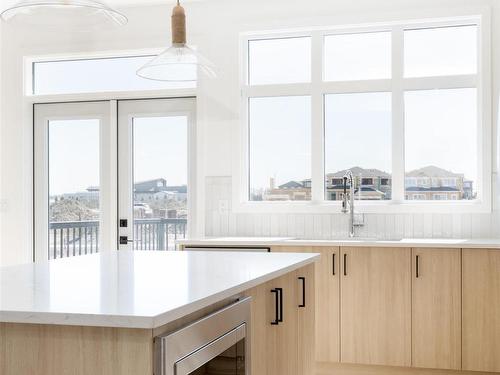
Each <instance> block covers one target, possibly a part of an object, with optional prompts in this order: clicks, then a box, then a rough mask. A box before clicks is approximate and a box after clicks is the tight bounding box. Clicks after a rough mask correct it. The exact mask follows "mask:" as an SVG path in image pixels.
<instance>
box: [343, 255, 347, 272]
mask: <svg viewBox="0 0 500 375" xmlns="http://www.w3.org/2000/svg"><path fill="white" fill-rule="evenodd" d="M344 276H347V254H344Z"/></svg>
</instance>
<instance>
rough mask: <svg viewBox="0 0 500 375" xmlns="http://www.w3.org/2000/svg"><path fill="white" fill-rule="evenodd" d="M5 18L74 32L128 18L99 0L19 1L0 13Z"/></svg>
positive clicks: (88, 29)
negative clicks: (65, 27) (66, 27)
mask: <svg viewBox="0 0 500 375" xmlns="http://www.w3.org/2000/svg"><path fill="white" fill-rule="evenodd" d="M1 17H2V19H3V20H4V21H9V22H16V23H17V22H19V23H22V24H29V25H33V26H44V27H47V26H49V27H50V26H53V27H57V28H58V29H59V28H61V26H68V27H70V28H71V29H73V30H77V31H90V30H93V29H97V28H103V27H112V26H122V25H125V24H126V23H127V21H128V20H127V17H125V16H124V15H123V14H121V13H119V12H117V11H116V10H114V9H112V8H110V7H109V6H107V5H106V4H104V3H103V2H102V1H94V0H21V1H19V2H18V3H17V4H15V5H14V6H12V7H10V8H8V9H6V10H4V11H3V12H2V14H1Z"/></svg>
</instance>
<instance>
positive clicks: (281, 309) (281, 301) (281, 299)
mask: <svg viewBox="0 0 500 375" xmlns="http://www.w3.org/2000/svg"><path fill="white" fill-rule="evenodd" d="M276 290H277V291H278V292H279V295H280V313H279V319H278V322H280V323H282V322H283V288H276Z"/></svg>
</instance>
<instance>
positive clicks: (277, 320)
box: [271, 288, 280, 326]
mask: <svg viewBox="0 0 500 375" xmlns="http://www.w3.org/2000/svg"><path fill="white" fill-rule="evenodd" d="M271 293H274V307H275V310H274V320H273V321H272V322H271V325H273V326H277V325H278V324H280V315H279V291H278V289H277V288H275V289H271Z"/></svg>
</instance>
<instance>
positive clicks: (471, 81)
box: [233, 9, 492, 213]
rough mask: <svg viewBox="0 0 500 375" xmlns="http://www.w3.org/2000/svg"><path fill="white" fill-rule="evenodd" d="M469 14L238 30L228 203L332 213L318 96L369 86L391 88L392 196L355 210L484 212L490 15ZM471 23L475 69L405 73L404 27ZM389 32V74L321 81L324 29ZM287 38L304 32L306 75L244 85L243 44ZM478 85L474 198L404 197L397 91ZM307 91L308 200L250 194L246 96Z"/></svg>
mask: <svg viewBox="0 0 500 375" xmlns="http://www.w3.org/2000/svg"><path fill="white" fill-rule="evenodd" d="M468 12H469V13H466V14H471V15H463V16H456V17H446V18H443V17H439V18H425V19H423V20H406V21H398V22H387V23H376V24H368V25H353V26H349V25H345V26H336V27H329V28H328V27H327V28H325V27H323V28H311V29H308V30H295V31H277V32H265V33H244V34H241V35H240V56H241V57H240V94H241V102H240V127H239V131H238V132H239V135H238V147H235V149H236V150H237V155H235V160H236V161H237V162H236V163H235V165H234V168H233V210H234V211H235V212H282V213H301V212H303V213H336V212H340V202H338V201H327V200H325V179H324V173H325V169H324V165H325V158H324V155H325V148H324V127H325V126H324V97H325V95H327V94H348V93H368V92H390V93H392V159H393V160H392V200H391V201H379V202H377V201H360V202H357V209H358V210H359V211H361V212H367V213H370V212H374V213H380V212H384V213H406V212H412V213H414V212H434V213H450V212H457V213H467V212H485V213H486V212H491V209H492V186H491V184H492V143H491V138H492V137H491V134H492V130H491V129H492V127H491V87H490V86H491V84H490V82H491V57H490V56H491V32H490V30H491V24H490V23H491V20H490V18H491V15H490V11H489V9H477V10H475V11H472V12H471V10H470V9H469V10H468ZM465 25H476V26H477V27H478V36H477V37H478V41H477V43H478V44H477V46H478V48H477V51H478V64H477V66H478V72H477V74H475V75H452V76H438V77H421V78H404V49H403V48H404V30H405V29H415V28H432V27H446V26H465ZM383 31H390V32H391V38H392V51H391V54H392V67H391V69H392V78H390V79H378V80H357V81H338V82H335V81H333V82H329V81H324V80H323V77H324V71H323V59H324V56H323V40H324V37H325V36H326V35H332V34H352V33H366V32H383ZM290 37H310V38H311V69H312V71H311V77H312V78H311V82H309V83H296V84H272V85H255V86H250V85H248V80H247V79H248V62H249V58H248V48H247V46H248V43H249V41H251V40H260V39H277V38H290ZM454 88H457V89H458V88H477V98H478V137H477V142H478V144H477V146H478V148H477V149H478V161H477V162H478V181H477V192H478V197H477V199H476V200H474V201H447V202H442V201H441V202H439V203H436V202H435V201H421V202H415V201H408V200H405V154H404V152H405V151H404V116H405V113H404V93H405V91H412V90H426V89H427V90H429V89H454ZM295 95H297V96H298V95H305V96H307V95H309V96H311V117H312V119H311V121H312V128H311V163H312V165H311V172H312V173H311V179H312V190H311V195H312V199H311V201H307V202H297V201H282V202H269V201H261V202H255V201H250V200H249V197H248V194H247V192H248V186H249V185H248V182H249V180H248V178H249V153H248V141H249V139H248V136H249V123H248V118H249V117H248V102H249V99H250V98H251V97H273V96H295Z"/></svg>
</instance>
